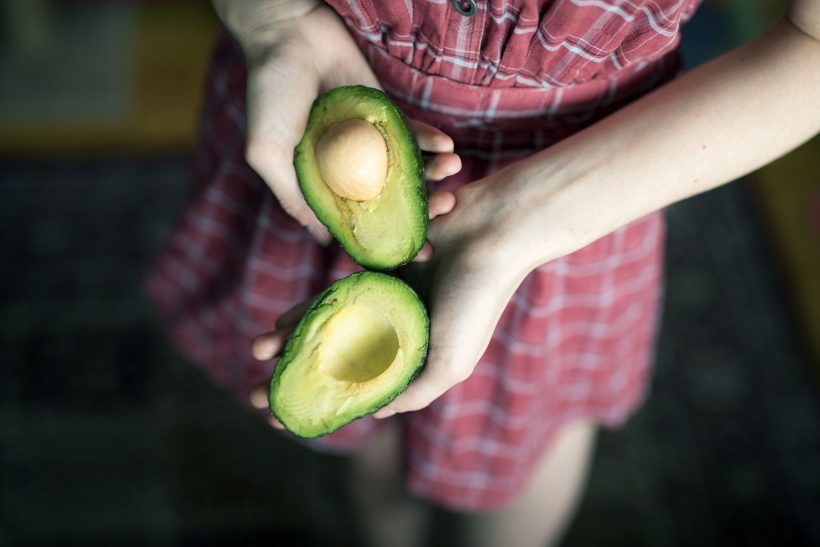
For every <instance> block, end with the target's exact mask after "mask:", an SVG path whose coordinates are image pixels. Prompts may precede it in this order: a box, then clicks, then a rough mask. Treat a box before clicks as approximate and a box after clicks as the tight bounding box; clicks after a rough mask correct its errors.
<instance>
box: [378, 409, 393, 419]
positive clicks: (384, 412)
mask: <svg viewBox="0 0 820 547" xmlns="http://www.w3.org/2000/svg"><path fill="white" fill-rule="evenodd" d="M395 413H396V411H395V410H380V411H378V412H376V414H375V415H374V416H375V417H376V419H378V420H382V419H384V418H389V417H390V416H392V415H393V414H395Z"/></svg>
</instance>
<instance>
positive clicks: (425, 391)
mask: <svg viewBox="0 0 820 547" xmlns="http://www.w3.org/2000/svg"><path fill="white" fill-rule="evenodd" d="M466 377H467V376H466V375H461V374H454V373H447V374H442V373H440V372H438V370H437V368H436V367H432V368H431V367H429V366H428V368H425V369H424V371H422V373H421V374H420V375H419V377H418V378H416V380H415V381H413V383H412V384H410V386H409V387H408V388H407V389H406V390H405V391H404V393H402V394H401V395H399V396H398V397H396V399H395V400H394V401H393V402H392V403H390V404H389V405H387V406H386V407H384V408H382V409H381V410H379V411H378V412H376V413H375V414H374V415H373V416H374V417H375V418H378V419H383V418H389V417H390V416H393V415H394V414H397V413H402V412H412V411H414V410H421V409H422V408H425V407H427V406H428V405H430V403H432V402H433V401H435V400H436V399H438V398H439V397H441V396H442V395H444V393H445V392H446V391H447V390H449V389H450V388H451V387H453V386H454V385H456V384H458V383H459V382H462V381H463V380H465V379H466Z"/></svg>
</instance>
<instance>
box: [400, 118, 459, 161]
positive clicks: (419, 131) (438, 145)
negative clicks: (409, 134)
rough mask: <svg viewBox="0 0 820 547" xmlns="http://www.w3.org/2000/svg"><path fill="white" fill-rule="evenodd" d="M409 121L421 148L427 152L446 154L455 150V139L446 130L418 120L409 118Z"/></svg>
mask: <svg viewBox="0 0 820 547" xmlns="http://www.w3.org/2000/svg"><path fill="white" fill-rule="evenodd" d="M408 123H409V125H410V130H411V131H413V134H414V135H415V136H416V141H417V142H418V143H419V148H421V149H422V150H424V151H425V152H432V153H435V154H444V153H446V152H452V151H453V139H451V138H450V136H449V135H447V134H446V133H445V132H444V131H441V130H440V129H436V128H435V127H433V126H432V125H428V124H426V123H424V122H419V121H416V120H409V121H408Z"/></svg>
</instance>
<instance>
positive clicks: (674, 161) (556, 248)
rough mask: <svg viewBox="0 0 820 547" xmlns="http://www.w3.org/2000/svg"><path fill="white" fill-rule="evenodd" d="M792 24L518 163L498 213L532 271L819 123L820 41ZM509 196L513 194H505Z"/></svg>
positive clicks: (779, 151)
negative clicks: (510, 226) (512, 229)
mask: <svg viewBox="0 0 820 547" xmlns="http://www.w3.org/2000/svg"><path fill="white" fill-rule="evenodd" d="M804 31H805V28H804V29H803V30H800V29H798V28H796V27H795V26H794V25H793V24H791V23H789V22H788V21H784V22H782V23H780V24H778V25H777V26H776V27H775V28H773V29H772V30H770V31H768V32H766V33H764V34H763V35H761V36H760V37H758V38H757V39H756V40H754V41H753V42H750V43H749V44H747V45H745V46H743V47H741V48H739V49H737V50H735V51H733V52H731V53H729V54H727V55H725V56H723V57H721V58H718V59H716V60H714V61H712V62H710V63H708V64H706V65H704V66H702V67H700V68H698V69H696V70H694V71H692V72H691V73H689V74H687V75H685V76H683V77H681V78H680V79H678V80H676V81H674V82H672V83H670V84H668V85H666V86H664V87H663V88H661V89H659V90H656V91H655V92H653V93H651V94H649V95H648V96H646V97H644V98H642V99H640V100H639V101H636V102H635V103H633V104H631V105H630V106H628V107H626V108H624V109H622V110H620V111H618V112H617V113H615V114H613V115H612V116H610V117H608V118H606V119H604V120H602V121H601V122H599V123H597V124H596V125H594V126H592V127H590V128H588V129H586V130H584V131H582V132H580V133H578V134H576V135H574V136H573V137H571V138H569V139H566V140H565V141H562V142H561V143H559V144H558V145H556V146H553V147H551V148H549V149H547V150H545V151H543V152H541V153H539V154H536V155H534V156H532V157H530V158H528V159H527V160H525V161H523V162H520V163H519V164H517V165H516V166H515V167H514V169H515V170H517V172H516V176H515V177H512V180H513V181H514V182H513V183H512V184H511V185H510V186H509V187H505V188H504V190H500V191H503V192H504V195H503V196H499V202H500V203H502V204H503V205H502V208H503V209H504V210H503V211H498V212H497V213H496V216H497V217H499V218H506V219H507V220H509V221H510V222H509V224H510V225H512V226H514V227H515V228H514V230H516V232H517V233H516V234H506V236H508V240H515V241H518V242H519V243H518V245H519V248H517V249H515V256H517V257H518V259H517V260H519V261H520V263H519V264H518V266H519V267H520V268H522V269H531V268H533V267H535V266H537V265H538V264H541V263H544V262H547V261H549V260H551V259H554V258H556V257H558V256H561V255H563V254H566V253H569V252H572V251H574V250H576V249H578V248H580V247H582V246H584V245H586V244H588V243H590V242H592V241H594V240H596V239H598V238H600V237H602V236H604V235H605V234H607V233H609V232H611V231H612V230H614V229H616V228H618V227H620V226H622V225H624V224H626V223H628V222H630V221H632V220H635V219H637V218H640V217H641V216H644V215H646V214H648V213H650V212H652V211H655V210H657V209H660V208H662V207H664V206H666V205H669V204H671V203H674V202H676V201H678V200H681V199H683V198H686V197H688V196H691V195H694V194H697V193H700V192H703V191H706V190H709V189H711V188H714V187H716V186H718V185H720V184H723V183H726V182H728V181H731V180H734V179H736V178H737V177H739V176H742V175H744V174H746V173H748V172H750V171H752V170H754V169H756V168H758V167H760V166H762V165H765V164H766V163H768V162H770V161H772V160H773V159H775V158H777V157H779V156H781V155H783V154H784V153H786V152H788V151H789V150H791V149H793V148H794V147H796V146H798V145H799V144H801V143H803V142H804V141H806V140H808V139H809V138H811V137H812V136H813V135H815V134H816V133H817V132H818V131H819V130H820V42H818V40H817V39H815V38H813V37H812V36H810V35H809V34H806V33H805V32H804ZM504 196H506V198H505V197H504Z"/></svg>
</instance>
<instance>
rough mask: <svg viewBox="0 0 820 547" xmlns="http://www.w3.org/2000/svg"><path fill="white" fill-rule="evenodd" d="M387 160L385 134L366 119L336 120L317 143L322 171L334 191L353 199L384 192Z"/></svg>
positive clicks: (369, 196)
mask: <svg viewBox="0 0 820 547" xmlns="http://www.w3.org/2000/svg"><path fill="white" fill-rule="evenodd" d="M387 160H388V153H387V143H386V142H385V140H384V136H383V135H382V133H381V131H379V130H378V129H377V128H376V126H374V125H373V124H372V123H370V122H367V121H365V120H360V119H350V120H345V121H343V122H339V123H336V124H333V125H332V126H330V128H329V129H328V130H327V131H326V132H325V134H324V135H322V137H321V138H320V139H319V142H317V143H316V165H317V168H318V170H319V175H320V176H321V177H322V179H324V181H325V184H327V186H328V187H329V188H330V189H331V190H332V191H333V192H334V193H336V194H337V195H339V196H341V197H343V198H346V199H350V200H353V201H368V200H371V199H374V198H376V197H378V196H379V194H381V192H382V189H383V188H384V183H385V180H386V178H387V162H388V161H387Z"/></svg>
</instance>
